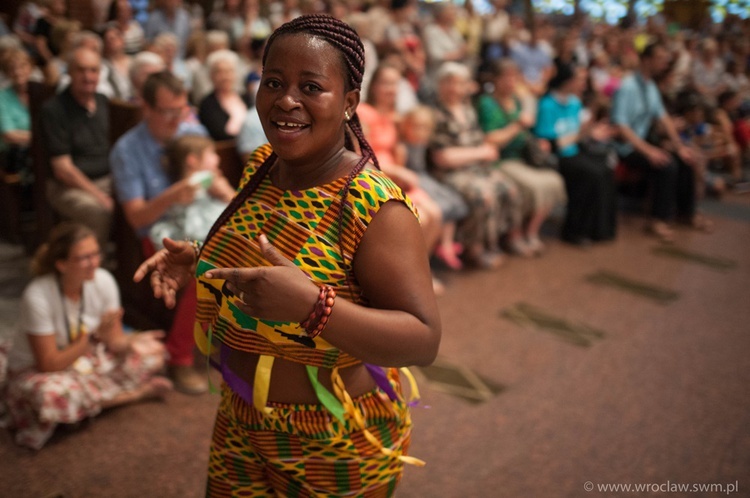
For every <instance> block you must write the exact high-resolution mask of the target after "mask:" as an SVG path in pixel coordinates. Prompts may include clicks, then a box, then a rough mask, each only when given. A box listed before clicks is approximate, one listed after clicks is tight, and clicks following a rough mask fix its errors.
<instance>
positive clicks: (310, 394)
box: [135, 15, 440, 496]
mask: <svg viewBox="0 0 750 498" xmlns="http://www.w3.org/2000/svg"><path fill="white" fill-rule="evenodd" d="M363 71H364V49H363V46H362V42H361V40H360V39H359V37H358V36H357V34H356V33H355V32H354V31H353V30H352V29H351V27H349V26H348V25H347V24H345V23H343V22H341V21H339V20H337V19H335V18H333V17H330V16H326V15H307V16H301V17H299V18H297V19H295V20H293V21H291V22H289V23H287V24H285V25H283V26H281V27H280V28H279V29H278V30H277V31H276V32H274V34H273V35H272V36H271V37H270V38H269V40H268V43H267V45H266V49H265V53H264V56H263V75H262V78H261V83H260V88H259V90H258V94H257V100H256V103H257V109H258V114H259V116H260V119H261V122H262V124H263V128H264V130H265V133H266V136H267V137H268V140H269V142H270V145H266V146H262V147H260V148H259V149H257V150H256V151H255V152H254V153H253V155H252V157H251V158H250V161H249V162H248V165H247V167H246V171H245V174H244V178H243V180H242V183H241V187H240V189H239V191H238V193H237V195H236V197H235V199H234V200H233V201H232V202H231V203H230V205H229V207H228V208H227V210H226V211H225V212H224V213H223V215H222V216H221V217H220V218H219V219H218V220H217V222H216V223H215V224H214V226H213V228H212V229H211V231H210V232H209V234H208V236H207V237H206V241H205V243H204V244H203V246H202V248H200V247H198V246H195V247H194V246H192V245H191V244H188V243H185V242H175V241H171V240H169V239H165V249H164V250H162V251H160V252H159V253H157V254H156V255H155V256H154V257H153V258H151V259H149V260H147V261H146V262H145V263H144V264H143V265H142V266H141V268H139V270H138V272H137V273H136V275H135V278H136V280H140V279H142V278H144V277H145V276H146V275H147V274H149V273H150V279H151V284H152V286H153V288H154V294H155V296H156V297H158V298H162V297H163V298H164V300H165V302H166V303H167V305H173V304H174V296H175V293H176V292H177V290H178V289H179V288H180V287H182V286H183V285H185V284H187V283H188V282H189V281H190V280H191V279H192V278H193V275H196V274H197V276H198V283H197V288H198V311H197V317H196V318H197V324H196V339H197V341H198V344H199V347H200V348H202V350H203V351H205V352H206V353H208V354H211V355H212V359H213V360H214V361H215V362H216V365H217V367H218V368H219V369H220V371H221V372H222V375H223V378H224V385H223V388H222V401H221V405H220V407H219V413H218V415H217V418H216V425H215V428H214V436H213V443H212V447H211V456H210V463H209V476H208V486H207V494H208V495H210V496H230V495H232V496H234V495H239V494H242V495H243V496H292V495H294V496H343V495H347V496H355V495H356V496H361V495H366V496H389V495H391V494H392V493H393V491H394V489H395V486H396V484H397V483H398V481H399V479H400V478H401V474H402V472H403V465H404V463H417V464H419V463H421V462H420V461H418V460H416V459H414V458H412V457H409V456H407V455H406V452H407V450H408V446H409V441H410V435H411V420H410V415H409V408H408V404H407V401H406V400H405V399H404V395H403V394H402V390H401V384H400V380H399V375H398V370H397V369H395V368H390V367H404V366H407V365H428V364H430V363H431V362H432V361H433V360H434V358H435V356H436V354H437V350H438V345H439V342H440V318H439V313H438V310H437V305H436V302H435V298H434V294H433V291H432V279H431V276H430V268H429V262H428V257H427V249H426V247H425V242H424V238H423V236H422V233H421V230H420V227H419V223H418V220H417V217H416V215H415V210H414V208H413V206H412V204H411V202H410V201H409V199H408V198H406V197H405V196H404V194H403V192H402V191H401V190H400V189H399V188H398V187H397V186H396V185H395V184H394V183H393V182H392V181H391V180H389V179H388V178H387V177H386V176H385V175H384V174H382V173H381V172H380V171H378V169H377V164H378V163H377V159H376V158H375V156H374V154H373V153H372V148H371V147H370V145H369V144H368V143H367V141H366V140H365V138H364V135H363V133H362V128H361V126H360V123H359V118H358V116H357V114H356V109H357V105H358V104H359V100H360V87H361V83H362V73H363ZM194 249H195V250H194ZM382 367H389V368H385V369H383V368H382ZM412 393H413V391H412Z"/></svg>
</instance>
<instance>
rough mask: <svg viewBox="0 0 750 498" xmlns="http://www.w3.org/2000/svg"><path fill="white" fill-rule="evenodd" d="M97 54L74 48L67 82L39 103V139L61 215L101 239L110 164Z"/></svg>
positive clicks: (108, 218) (107, 220)
mask: <svg viewBox="0 0 750 498" xmlns="http://www.w3.org/2000/svg"><path fill="white" fill-rule="evenodd" d="M100 69H101V57H100V56H99V54H98V53H96V52H95V51H93V50H91V49H89V48H83V47H82V48H79V49H77V50H75V51H74V52H73V54H72V56H71V58H70V60H69V62H68V73H69V74H70V78H71V80H70V85H69V86H68V87H67V88H66V89H65V90H64V91H63V92H62V93H60V94H59V95H57V96H55V97H54V98H52V99H51V100H50V101H48V102H46V103H45V104H44V106H43V107H42V126H43V132H44V134H43V136H44V144H45V147H46V149H47V152H48V153H49V156H50V165H51V168H52V176H53V178H52V179H51V180H50V181H49V183H48V185H47V196H48V198H49V201H50V204H51V205H52V208H53V209H54V210H55V211H57V212H58V213H59V214H60V216H61V217H63V218H65V219H71V220H74V221H79V222H81V223H83V224H85V225H87V226H89V227H91V228H92V229H93V230H94V231H95V233H96V235H97V238H98V239H99V243H100V244H104V243H105V242H106V241H107V240H108V238H109V231H110V226H111V223H112V210H113V208H114V200H113V198H112V178H111V175H110V168H109V159H108V155H109V102H108V101H107V98H106V97H105V96H103V95H101V94H98V93H96V86H97V83H98V82H99V72H100Z"/></svg>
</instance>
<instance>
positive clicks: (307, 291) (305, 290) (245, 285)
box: [205, 235, 320, 322]
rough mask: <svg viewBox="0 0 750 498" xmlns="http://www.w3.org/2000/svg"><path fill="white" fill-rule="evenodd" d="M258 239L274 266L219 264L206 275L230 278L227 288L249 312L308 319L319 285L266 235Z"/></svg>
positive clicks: (280, 318)
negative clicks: (224, 265)
mask: <svg viewBox="0 0 750 498" xmlns="http://www.w3.org/2000/svg"><path fill="white" fill-rule="evenodd" d="M258 243H259V244H260V250H261V252H262V254H263V256H264V257H265V258H266V260H267V261H268V262H269V263H271V264H272V265H273V266H261V267H257V268H219V269H215V270H209V271H208V272H206V275H205V276H206V277H207V278H212V279H213V278H215V279H219V280H226V281H227V288H228V289H229V290H230V291H232V292H233V293H234V294H235V295H236V296H238V297H239V298H240V301H241V302H239V303H237V307H238V308H239V309H240V310H242V312H243V313H245V314H247V315H250V316H254V317H257V318H263V319H266V320H274V321H294V322H301V321H303V320H305V319H306V318H307V316H308V315H309V314H310V310H312V308H313V306H314V305H315V301H316V299H317V297H318V294H319V292H320V291H319V289H318V286H316V285H315V284H314V283H313V282H312V281H311V280H310V279H309V278H308V277H307V275H305V273H304V272H303V271H302V270H300V269H299V268H297V266H295V264H294V263H292V262H291V261H290V260H288V259H287V258H286V257H284V255H283V254H281V253H280V252H279V251H278V250H277V249H276V248H275V247H273V246H272V245H271V243H270V242H269V241H268V239H267V238H266V236H265V235H261V236H260V237H258Z"/></svg>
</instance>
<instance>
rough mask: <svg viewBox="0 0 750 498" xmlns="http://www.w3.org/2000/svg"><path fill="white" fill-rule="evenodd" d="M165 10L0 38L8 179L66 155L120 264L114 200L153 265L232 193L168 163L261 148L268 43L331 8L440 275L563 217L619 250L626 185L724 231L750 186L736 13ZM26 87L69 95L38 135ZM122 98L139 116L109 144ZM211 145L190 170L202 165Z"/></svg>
mask: <svg viewBox="0 0 750 498" xmlns="http://www.w3.org/2000/svg"><path fill="white" fill-rule="evenodd" d="M99 3H100V4H101V3H102V2H99ZM104 3H106V2H104ZM153 3H154V5H153V8H152V9H151V10H148V9H147V8H146V7H145V4H144V2H141V1H135V0H113V1H112V2H111V3H110V4H109V8H105V9H103V10H102V11H101V12H100V13H99V15H98V18H97V19H95V21H94V25H92V26H86V27H85V29H84V27H83V26H82V23H81V21H80V20H77V19H72V18H70V17H68V8H67V7H68V6H67V5H66V0H30V1H27V2H26V3H24V4H22V5H21V7H20V9H19V11H18V13H17V15H16V16H15V18H14V21H13V22H12V23H11V24H9V26H8V27H7V30H6V34H5V35H2V36H0V161H1V162H2V168H3V172H6V173H7V172H11V173H13V174H14V175H16V177H18V178H26V179H27V180H26V183H27V184H28V183H30V182H32V180H29V178H31V175H29V174H28V172H29V171H31V169H32V165H31V157H32V155H31V154H29V153H28V151H29V148H30V147H31V146H32V144H33V143H37V144H38V146H39V147H41V148H42V149H43V150H44V151H45V152H46V154H47V155H48V156H49V157H48V160H49V165H48V166H46V170H48V174H47V176H46V178H42V179H37V181H36V183H34V187H35V188H37V189H44V191H45V192H46V193H47V195H48V200H49V204H50V205H51V206H52V209H53V210H54V212H55V213H56V214H55V216H56V219H57V220H58V221H62V220H71V221H75V222H78V223H81V224H84V225H86V226H88V227H89V228H90V229H91V230H92V231H93V234H94V235H95V237H96V239H97V243H98V245H99V246H100V247H101V248H102V250H103V251H104V257H105V258H107V257H111V256H112V254H114V253H113V252H111V251H109V250H108V248H109V247H110V246H111V244H112V240H111V235H110V234H111V231H112V227H111V223H112V218H113V211H114V210H115V208H116V207H118V206H119V207H120V208H121V209H122V212H123V213H124V218H125V220H126V221H127V223H128V224H129V225H130V226H131V228H132V229H133V231H134V232H135V233H136V234H137V237H139V238H140V240H139V243H142V246H143V248H144V256H147V255H148V254H149V253H150V252H151V251H153V250H154V247H153V246H154V244H153V243H152V242H154V241H152V240H151V239H150V238H149V234H150V233H152V229H153V227H154V225H155V224H158V223H163V222H164V220H165V217H166V218H169V216H170V215H171V214H172V215H173V214H174V213H175V212H176V211H179V209H180V208H185V207H186V206H188V205H190V204H191V203H193V202H195V200H196V198H205V195H206V193H207V194H208V196H209V197H211V198H213V199H215V200H216V201H217V202H219V203H225V202H227V201H228V200H229V199H230V198H231V196H232V194H233V190H232V189H233V187H232V186H231V185H230V182H229V181H228V180H227V179H226V178H225V177H224V175H223V174H222V171H221V170H220V169H216V168H214V167H213V166H212V167H211V171H212V173H211V175H210V176H211V177H212V181H211V182H209V183H210V185H209V184H206V183H205V182H203V183H202V182H196V181H194V179H193V178H191V177H190V176H186V175H170V174H168V172H167V169H166V168H165V154H166V152H168V151H169V150H174V147H175V142H176V141H178V140H179V139H180V138H181V137H182V138H184V137H186V136H196V135H197V136H200V137H203V138H201V139H200V140H197V142H196V143H197V144H200V147H199V148H201V149H200V150H201V151H202V150H213V149H212V148H211V147H209V145H207V142H206V141H211V140H215V141H229V142H231V144H232V147H234V148H235V149H236V153H237V154H238V157H243V158H245V159H246V158H247V157H248V156H249V155H250V154H251V153H252V151H253V150H254V149H255V148H256V147H258V146H259V145H261V144H263V143H264V141H265V140H264V134H263V129H262V126H261V123H260V120H259V118H258V114H257V112H256V110H255V107H254V96H255V91H256V90H257V88H258V85H259V84H260V68H261V60H260V58H261V55H262V47H263V43H264V40H265V39H266V38H267V37H268V36H269V35H270V33H271V32H272V30H273V29H275V28H277V27H278V26H280V25H281V24H282V23H283V22H285V21H287V20H290V19H292V18H294V17H296V16H298V15H300V14H302V13H309V12H311V11H313V10H316V9H318V10H322V11H324V12H328V13H330V14H332V15H335V16H337V17H340V18H343V19H344V20H346V21H348V22H349V23H350V24H351V25H352V26H354V27H355V28H356V29H357V30H358V32H359V33H360V36H361V37H362V38H363V43H364V45H365V49H366V54H367V61H366V71H365V74H364V82H363V89H362V93H361V104H360V107H359V110H358V118H359V119H360V120H361V122H362V124H363V130H364V133H365V135H366V136H367V138H368V140H369V141H370V143H371V144H372V145H373V147H374V148H375V149H376V152H377V157H378V158H379V162H380V167H382V169H383V171H384V172H385V173H386V174H388V175H390V176H392V178H393V180H394V181H395V182H396V183H397V184H398V185H400V186H401V187H402V188H403V189H404V190H405V191H407V192H409V194H410V195H412V197H413V200H414V202H415V204H416V205H417V206H418V208H419V210H420V212H421V217H422V223H423V226H424V235H425V238H426V240H427V241H428V245H429V247H430V248H431V250H432V251H433V256H434V258H433V260H432V261H433V262H434V264H435V266H436V267H441V268H444V269H449V270H453V271H460V270H462V269H463V268H470V267H474V268H479V269H486V270H492V269H495V268H497V267H499V266H500V265H501V264H502V263H503V262H505V261H507V260H508V258H509V257H511V258H514V257H524V258H528V257H533V256H540V255H542V254H543V253H544V252H545V250H546V247H547V245H548V244H546V243H545V242H548V241H545V240H544V239H545V238H547V237H551V235H549V233H550V231H549V230H542V226H543V225H545V223H547V221H548V220H549V219H550V218H551V217H552V218H554V217H555V216H557V217H558V220H559V221H560V223H559V232H560V233H559V236H560V238H561V239H562V240H563V241H564V242H565V243H569V244H573V245H576V246H588V245H590V244H591V243H595V242H599V241H609V240H613V239H615V238H616V234H617V218H618V212H617V206H618V202H617V201H618V196H619V195H621V194H622V192H623V191H624V190H623V189H622V188H621V187H623V185H622V182H623V181H624V180H623V179H627V180H628V181H631V180H634V181H637V182H638V183H640V184H643V185H645V187H644V188H641V189H635V191H638V192H642V193H644V192H645V194H646V199H645V200H646V201H647V202H646V203H645V205H646V206H647V208H645V209H646V212H647V214H646V217H647V218H648V221H647V223H646V231H647V232H648V233H649V234H650V235H651V236H654V237H656V238H657V240H659V241H661V242H664V243H672V242H674V241H675V240H677V238H678V232H676V231H675V229H674V226H675V223H683V224H685V225H686V226H689V227H692V228H694V229H698V230H704V231H710V230H711V228H712V224H711V222H710V220H708V219H707V218H706V217H704V216H702V215H701V214H700V212H699V203H700V200H701V199H702V198H703V196H705V195H707V194H721V193H723V192H726V191H727V190H728V189H732V188H744V185H746V183H745V182H746V177H745V175H746V171H747V168H746V165H747V164H748V161H749V160H750V121H749V120H748V119H749V115H750V112H749V109H750V82H749V80H748V70H747V68H748V62H750V43H748V40H750V23H748V22H747V21H740V20H738V19H736V18H732V17H731V16H730V17H729V18H728V19H727V21H725V22H724V23H723V24H721V25H718V24H707V25H706V26H705V27H704V28H702V31H700V32H695V31H689V30H686V29H683V30H675V31H669V32H668V31H667V29H666V26H665V23H664V22H663V20H660V19H659V18H655V19H650V20H649V21H648V22H646V23H645V24H643V25H638V24H635V23H626V22H623V23H621V24H619V25H608V24H605V23H596V22H593V21H591V20H589V19H586V18H580V19H573V18H562V19H560V20H559V22H554V23H553V22H552V21H551V20H550V19H548V18H545V17H541V16H539V15H537V16H536V18H535V19H534V21H533V22H532V23H531V24H529V23H528V22H526V19H527V18H526V17H525V16H521V15H519V13H516V12H511V11H510V10H509V7H508V5H509V3H510V2H508V1H507V0H494V1H493V2H491V5H492V9H491V11H490V12H488V13H486V14H479V13H477V12H475V11H474V10H473V9H472V8H471V5H470V2H468V3H467V4H466V6H460V5H457V4H454V3H450V2H437V3H435V4H429V3H420V2H418V1H417V0H391V2H390V4H388V3H387V2H386V3H385V4H384V3H383V2H379V3H371V2H365V1H364V0H352V1H349V2H336V1H328V2H326V1H324V2H317V3H316V2H305V3H302V2H298V1H295V0H286V1H284V2H281V1H278V0H277V1H271V0H225V1H224V2H223V3H217V4H215V7H214V11H213V12H211V13H210V14H209V15H205V16H204V13H203V12H202V10H201V9H200V8H197V7H196V6H191V5H183V3H182V0H157V1H156V2H153ZM699 40H700V41H699ZM30 82H31V83H36V84H44V85H46V86H47V87H49V88H52V89H54V92H53V93H54V94H55V95H54V96H53V97H52V98H50V99H49V100H48V101H47V102H46V103H45V104H44V105H43V106H42V107H41V111H39V112H40V116H39V117H38V119H39V120H40V122H41V124H42V127H41V128H40V129H41V131H42V133H41V136H39V137H32V136H31V129H32V127H31V122H32V119H33V116H30V108H31V107H32V106H31V105H30V102H29V94H28V91H27V87H28V85H29V84H31V83H30ZM116 103H117V104H118V105H119V104H122V103H127V105H130V106H132V107H133V108H135V109H137V110H138V119H139V120H140V121H138V120H136V122H138V124H136V125H135V126H134V127H133V128H132V129H130V130H124V131H125V133H124V134H123V135H122V136H119V137H118V139H117V141H116V142H114V141H113V140H112V138H111V137H112V134H111V133H110V131H111V130H110V127H111V125H112V123H111V122H110V118H109V110H110V106H113V105H115V104H116ZM186 143H190V140H188V141H187V142H186ZM183 145H184V143H183ZM196 147H197V145H196ZM198 152H200V151H198ZM198 152H196V151H192V152H189V153H185V157H184V158H183V160H188V159H185V158H188V157H189V158H190V159H189V161H193V162H195V161H197V162H200V161H199V159H200V158H202V157H203V156H202V155H201V154H202V152H201V153H200V154H199V153H198ZM211 160H213V156H211ZM37 170H38V171H39V169H38V168H37ZM44 170H45V169H44V168H42V169H41V171H44ZM238 177H239V176H235V178H238ZM14 178H15V177H14ZM41 180H43V181H44V184H43V185H41V184H40V182H41ZM203 187H206V191H205V192H202V191H201V188H203ZM27 190H28V189H27ZM628 191H630V190H628ZM24 206H28V203H26V204H24ZM183 211H184V209H183ZM552 225H553V228H554V227H555V226H557V225H555V224H554V223H553V224H552ZM157 242H158V241H157ZM435 289H436V291H440V290H441V289H442V284H441V283H440V282H439V281H437V280H435ZM187 294H189V292H188V293H186V295H187ZM180 301H181V302H180V304H179V306H181V308H180V309H181V310H183V311H184V310H187V313H185V312H182V313H178V314H177V318H176V320H175V322H174V323H173V325H172V327H171V328H170V330H169V333H168V334H167V337H168V338H167V345H166V349H167V351H168V352H169V360H168V363H169V366H170V370H169V373H170V375H171V376H172V380H173V381H174V384H175V387H176V388H177V389H179V390H181V391H183V392H187V393H200V392H204V391H205V390H206V389H207V385H206V382H205V379H204V378H202V377H201V375H199V374H196V373H195V371H193V370H192V369H191V365H192V364H193V357H192V354H193V352H192V319H191V318H190V317H189V312H190V310H191V307H193V306H194V305H195V303H194V300H193V301H192V302H191V300H190V299H189V298H183V299H181V300H180ZM181 317H182V318H181Z"/></svg>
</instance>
